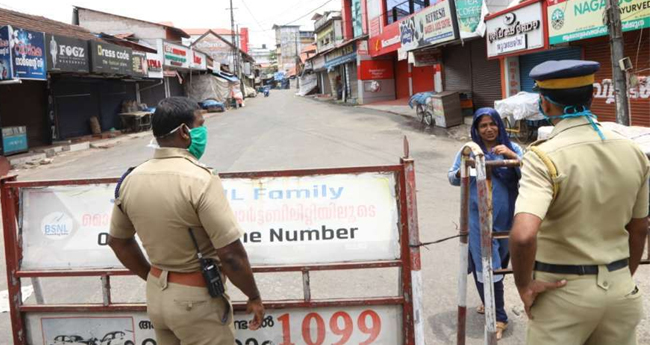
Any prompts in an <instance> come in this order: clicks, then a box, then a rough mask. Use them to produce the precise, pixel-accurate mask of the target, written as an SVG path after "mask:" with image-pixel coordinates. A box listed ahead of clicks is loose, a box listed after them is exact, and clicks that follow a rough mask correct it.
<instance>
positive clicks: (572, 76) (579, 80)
mask: <svg viewBox="0 0 650 345" xmlns="http://www.w3.org/2000/svg"><path fill="white" fill-rule="evenodd" d="M599 69H600V63H598V62H596V61H584V60H559V61H556V60H549V61H546V62H543V63H541V64H539V65H537V66H535V67H534V68H533V69H532V71H530V74H529V76H530V77H531V78H532V79H533V80H535V82H536V88H538V89H572V88H576V87H582V86H587V85H592V84H593V83H594V80H595V76H594V73H596V72H597V71H598V70H599Z"/></svg>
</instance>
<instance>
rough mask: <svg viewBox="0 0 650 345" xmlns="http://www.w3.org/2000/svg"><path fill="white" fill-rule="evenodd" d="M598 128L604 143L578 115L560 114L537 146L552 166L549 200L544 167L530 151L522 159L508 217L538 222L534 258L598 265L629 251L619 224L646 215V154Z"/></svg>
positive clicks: (623, 256) (546, 171)
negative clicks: (555, 187) (564, 116)
mask: <svg viewBox="0 0 650 345" xmlns="http://www.w3.org/2000/svg"><path fill="white" fill-rule="evenodd" d="M598 126H600V125H598ZM600 129H601V131H602V132H603V134H604V135H605V138H606V140H605V141H602V140H601V139H600V137H599V136H598V134H597V133H596V131H595V130H594V129H593V128H592V127H591V125H590V124H589V122H588V121H587V119H585V118H584V117H580V118H574V119H565V120H562V121H560V122H559V123H558V124H557V125H556V126H555V128H554V129H553V131H552V133H551V136H550V138H549V139H548V141H545V142H542V143H541V144H539V146H538V147H539V148H540V149H541V150H542V151H543V152H545V153H546V154H547V155H548V157H549V158H550V159H551V160H552V161H553V163H554V164H555V166H556V168H557V171H558V178H557V182H558V183H559V192H558V194H557V195H556V197H555V199H554V198H553V183H552V181H551V177H550V174H549V172H548V169H547V167H546V165H544V163H543V162H542V160H541V159H540V158H539V157H538V156H537V155H536V154H535V153H533V152H528V153H527V154H526V155H525V156H524V159H523V167H522V177H521V181H520V188H519V198H518V199H517V204H516V207H515V214H518V213H530V214H533V215H535V216H537V217H539V218H540V219H542V220H543V221H542V224H541V228H540V229H539V232H538V234H537V257H536V260H537V261H540V262H544V263H549V264H560V265H598V264H609V263H611V262H613V261H617V260H621V259H625V258H628V257H629V256H630V253H629V245H628V233H627V231H626V230H625V226H626V225H627V224H628V223H629V222H630V220H631V219H632V218H643V217H646V216H647V215H648V173H649V164H648V159H647V158H646V156H645V155H644V154H643V152H641V150H640V149H639V148H638V146H637V145H636V144H634V143H633V142H632V141H630V140H628V139H626V138H624V137H623V136H621V135H619V134H617V133H614V132H612V131H610V130H607V129H605V128H602V127H600ZM533 145H535V144H533Z"/></svg>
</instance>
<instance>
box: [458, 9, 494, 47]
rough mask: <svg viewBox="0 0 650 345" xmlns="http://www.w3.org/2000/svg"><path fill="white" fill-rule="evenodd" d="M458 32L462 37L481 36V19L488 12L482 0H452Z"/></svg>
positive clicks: (482, 32)
mask: <svg viewBox="0 0 650 345" xmlns="http://www.w3.org/2000/svg"><path fill="white" fill-rule="evenodd" d="M454 5H455V7H456V18H457V21H458V32H459V33H460V37H461V38H463V39H466V38H472V37H478V36H481V37H482V36H483V35H484V33H485V24H484V23H483V20H484V18H485V16H486V15H487V14H488V12H489V11H488V8H487V5H486V4H485V1H483V0H454Z"/></svg>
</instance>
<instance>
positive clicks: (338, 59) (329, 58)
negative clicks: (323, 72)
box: [325, 43, 357, 68]
mask: <svg viewBox="0 0 650 345" xmlns="http://www.w3.org/2000/svg"><path fill="white" fill-rule="evenodd" d="M356 48H357V45H356V44H354V43H352V44H348V45H346V46H344V47H342V48H339V49H335V50H333V51H332V52H330V53H327V54H325V68H331V67H335V66H338V65H342V64H344V63H348V62H352V61H356V60H357V51H356Z"/></svg>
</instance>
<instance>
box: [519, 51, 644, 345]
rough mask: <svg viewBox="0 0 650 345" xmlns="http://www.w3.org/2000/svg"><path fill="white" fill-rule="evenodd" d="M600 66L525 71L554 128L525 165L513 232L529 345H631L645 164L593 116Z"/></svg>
mask: <svg viewBox="0 0 650 345" xmlns="http://www.w3.org/2000/svg"><path fill="white" fill-rule="evenodd" d="M599 67H600V65H599V64H598V63H597V62H592V61H577V60H563V61H547V62H544V63H542V64H540V65H538V66H536V67H535V68H534V69H533V70H532V71H531V72H530V76H531V77H532V78H533V79H535V81H536V83H537V87H538V88H539V91H540V111H541V112H542V114H544V115H545V116H547V118H549V119H550V120H551V121H552V122H553V124H554V125H555V128H554V129H553V131H552V133H551V135H550V138H549V139H548V140H547V141H544V142H537V143H534V144H533V146H531V150H529V152H528V153H527V154H526V155H525V156H524V159H523V167H522V178H521V181H520V189H519V198H518V200H517V204H516V210H515V214H516V216H515V221H514V226H513V228H512V231H511V233H510V253H511V255H512V267H513V270H514V274H515V282H516V284H517V288H518V290H519V294H520V296H521V299H522V301H523V302H524V306H525V309H526V313H527V314H528V317H529V319H530V320H529V323H528V332H527V344H540V345H541V344H544V345H551V344H559V345H560V344H561V345H582V344H590V345H591V344H603V345H630V344H636V331H635V330H636V326H637V324H638V323H639V321H640V320H641V318H642V316H643V307H642V300H641V292H640V291H639V289H638V288H637V287H636V285H635V283H634V280H633V278H632V276H633V275H634V272H635V271H636V269H637V267H638V265H639V261H640V260H641V257H642V254H643V250H644V244H645V239H646V236H647V230H648V220H647V216H648V177H649V176H648V173H649V164H648V161H647V158H646V157H645V155H644V154H643V152H641V150H640V149H639V148H638V147H637V146H636V145H635V144H634V143H633V142H631V141H630V140H627V139H626V138H624V137H622V136H621V135H619V134H617V133H614V132H612V131H609V130H606V129H604V128H602V127H601V126H600V124H598V122H597V121H596V119H595V116H594V115H593V114H592V113H591V112H590V111H589V108H590V105H591V101H592V95H593V86H592V84H593V82H594V73H595V72H596V71H597V70H598V69H599Z"/></svg>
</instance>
